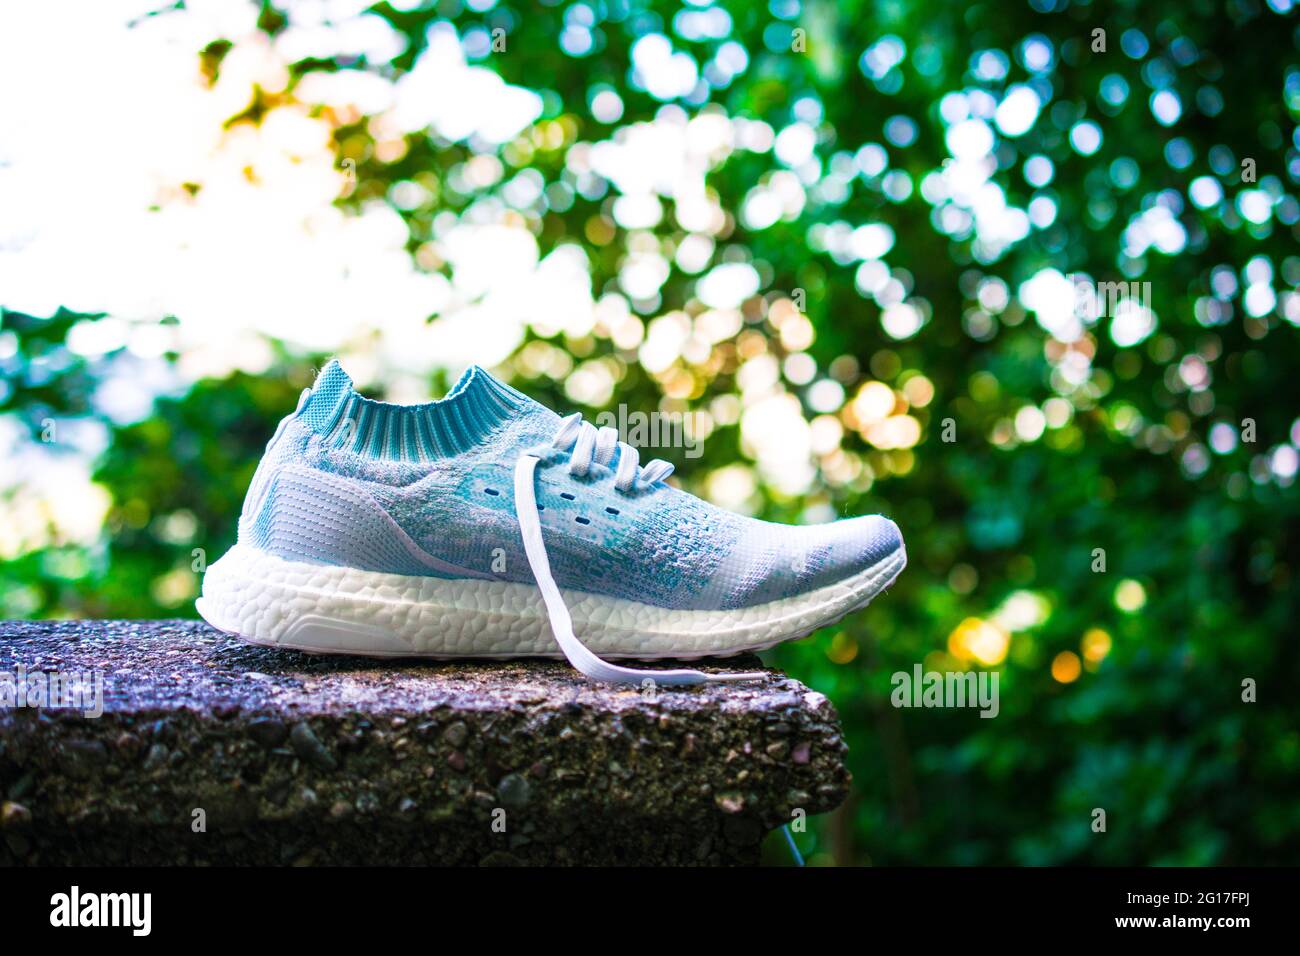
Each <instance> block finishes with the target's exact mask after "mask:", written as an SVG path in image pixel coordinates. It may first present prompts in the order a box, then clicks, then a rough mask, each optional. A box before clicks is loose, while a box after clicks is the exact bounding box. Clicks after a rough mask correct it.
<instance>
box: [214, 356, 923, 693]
mask: <svg viewBox="0 0 1300 956" xmlns="http://www.w3.org/2000/svg"><path fill="white" fill-rule="evenodd" d="M672 470H673V466H672V465H671V464H669V463H667V462H664V461H659V460H653V461H648V462H642V461H641V459H640V455H639V453H638V452H637V450H636V449H635V448H633V447H631V446H630V445H628V444H626V443H625V442H622V441H620V440H619V435H618V432H617V430H616V429H614V428H612V427H603V428H596V427H595V426H593V425H592V424H590V423H588V422H586V421H583V419H582V417H581V416H580V415H579V414H574V415H570V416H568V417H567V418H561V417H560V416H558V415H557V414H555V413H554V412H552V411H551V410H549V409H547V408H545V407H544V406H542V405H540V404H538V403H537V402H535V401H533V400H532V399H530V398H528V397H527V396H526V395H524V394H522V393H521V392H518V391H516V390H515V389H513V388H511V387H509V386H508V385H505V384H504V383H502V382H499V381H497V380H496V379H495V378H493V377H492V376H491V375H489V374H488V373H487V372H485V371H483V369H481V368H478V367H472V368H470V369H469V370H468V371H466V372H465V374H464V375H463V376H461V378H460V380H459V381H458V382H457V383H456V385H455V387H454V388H452V390H451V392H450V393H449V394H448V395H447V397H446V398H444V399H442V400H440V401H436V402H429V403H427V404H423V405H393V404H389V403H386V402H380V401H374V400H372V399H368V398H364V397H362V396H361V395H359V394H358V393H357V392H356V390H355V389H354V388H353V384H352V380H351V379H350V378H349V377H348V376H347V374H346V373H345V372H344V371H343V369H342V368H341V367H340V366H339V364H338V363H337V362H331V363H330V364H329V365H328V366H327V367H326V368H325V369H324V371H322V372H321V374H320V377H319V378H318V379H317V381H316V383H315V384H314V385H313V386H312V387H311V388H309V389H305V390H304V391H303V393H302V397H301V398H300V399H299V401H298V406H297V408H296V409H295V410H294V411H293V413H292V414H290V415H289V416H288V417H286V418H285V419H284V420H283V421H282V422H281V423H280V425H279V427H278V428H277V429H276V432H275V435H274V436H273V437H272V438H271V441H270V443H269V444H268V445H267V448H266V454H265V455H264V457H263V458H262V461H261V463H260V464H259V465H258V468H257V471H256V473H255V474H254V476H253V481H252V484H251V486H250V487H249V489H248V494H247V496H246V498H245V501H244V507H243V511H242V513H241V515H240V518H239V535H238V541H237V543H236V544H235V546H234V547H233V548H231V550H230V551H228V552H227V553H226V554H225V555H224V556H222V558H221V559H220V560H218V561H216V562H215V563H213V564H212V565H211V566H210V567H209V568H208V570H207V572H206V573H205V574H204V577H203V590H202V595H201V597H200V598H199V600H198V602H197V607H198V610H199V613H200V614H202V615H203V617H204V618H205V619H206V620H207V621H208V622H209V623H210V624H212V625H213V626H214V627H217V628H220V629H221V630H224V631H228V632H230V633H233V634H237V635H239V636H240V637H242V638H244V639H245V640H248V641H252V642H254V643H257V644H263V645H269V646H274V647H284V648H294V649H297V650H303V651H315V652H323V653H336V654H358V655H365V656H373V657H430V658H519V657H560V656H563V657H566V658H567V659H568V660H569V661H570V662H571V663H572V664H573V666H574V667H576V668H577V669H578V670H580V671H581V672H582V673H584V674H586V675H587V676H588V677H590V678H592V679H594V680H601V681H613V682H620V683H626V682H633V683H639V682H643V681H645V680H653V681H655V682H656V683H658V684H665V685H672V684H695V683H700V682H703V681H706V680H740V679H750V678H755V677H760V676H762V674H761V673H758V674H756V673H742V674H727V673H723V674H713V673H710V674H706V673H703V672H701V671H698V670H694V669H678V670H652V669H638V668H633V667H626V666H620V665H617V664H612V663H609V659H620V658H621V659H628V658H632V659H639V660H658V659H674V660H692V659H699V658H706V657H727V656H731V655H735V654H740V653H742V652H746V651H760V650H763V649H764V648H769V647H772V646H773V645H775V644H778V643H780V642H782V641H787V640H792V639H794V638H798V637H802V636H804V635H806V634H809V633H811V632H812V631H815V630H817V629H818V628H820V627H824V626H826V625H827V624H831V623H834V622H835V621H837V620H839V619H840V618H842V617H844V615H846V614H849V613H851V612H853V611H856V610H858V609H860V608H862V607H864V606H865V605H866V604H867V603H868V602H869V601H870V600H871V599H872V598H874V597H875V596H876V595H877V594H879V593H880V592H881V591H883V590H884V589H885V588H887V587H888V586H889V585H890V583H891V582H893V580H894V578H896V577H897V576H898V574H899V572H900V571H902V569H903V565H904V564H905V563H906V560H907V559H906V554H905V552H904V548H903V540H902V537H901V536H900V534H899V531H898V528H897V526H895V524H894V523H893V522H892V521H890V520H889V519H887V518H882V517H879V516H867V517H859V518H847V519H843V520H840V521H835V522H832V523H829V524H821V525H811V526H790V525H782V524H774V523H771V522H767V521H759V520H756V519H753V518H748V517H743V516H740V515H736V514H732V513H731V512H728V511H726V510H724V509H721V508H718V507H715V506H714V505H711V504H709V503H707V502H705V501H702V500H700V499H699V498H696V497H695V496H693V495H690V494H688V493H686V492H685V491H682V490H680V489H678V488H675V487H673V486H672V485H669V484H668V483H667V482H666V479H667V478H668V476H669V475H670V474H671V473H672Z"/></svg>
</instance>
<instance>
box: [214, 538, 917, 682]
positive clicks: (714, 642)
mask: <svg viewBox="0 0 1300 956" xmlns="http://www.w3.org/2000/svg"><path fill="white" fill-rule="evenodd" d="M906 563H907V557H906V554H905V553H904V551H903V549H902V548H900V549H899V550H898V551H896V552H894V553H893V554H891V555H889V556H888V557H886V558H884V559H882V560H881V561H880V562H878V563H877V564H875V565H873V566H871V567H869V568H866V569H864V570H863V571H861V572H859V573H858V574H855V575H854V576H852V577H849V578H845V579H844V580H842V581H838V582H836V583H834V584H830V585H827V586H825V587H822V588H818V589H817V590H815V591H809V592H807V593H806V594H800V595H797V596H795V597H790V598H783V599H781V600H778V601H770V602H768V603H766V604H758V605H755V606H753V607H746V608H737V609H735V610H729V611H707V610H705V611H693V610H673V609H670V608H662V607H655V606H653V605H650V604H641V603H639V602H637V601H628V600H624V599H622V598H613V597H603V596H601V595H597V594H588V593H585V592H580V591H565V592H563V593H564V600H565V602H566V603H567V604H568V607H569V611H570V613H571V615H572V617H573V625H574V631H575V633H576V634H577V635H578V637H579V639H581V640H582V642H583V643H584V644H586V645H587V647H589V648H590V649H591V650H592V651H594V652H595V653H596V654H598V655H600V656H602V657H632V658H639V659H642V660H653V659H656V658H684V659H688V660H689V659H692V658H698V657H715V656H717V657H725V656H729V655H732V654H739V653H741V652H744V651H756V650H762V649H764V648H768V647H771V646H773V645H774V644H778V643H780V642H781V641H786V640H791V639H793V638H797V637H802V636H804V635H805V634H808V633H811V632H812V631H814V630H816V629H817V628H819V627H823V626H825V625H827V624H831V623H833V622H835V621H837V620H839V619H840V618H841V617H843V616H844V615H845V614H848V613H849V612H851V611H855V610H857V609H859V608H861V607H864V606H865V605H866V604H867V603H868V602H869V601H870V600H871V599H872V598H874V597H875V596H876V595H877V594H879V593H880V592H881V591H883V590H884V589H885V588H886V587H888V586H889V585H890V584H891V583H892V582H893V580H894V578H896V577H897V576H898V574H899V572H900V571H902V570H903V566H904V565H905V564H906ZM197 607H198V610H199V613H200V614H202V615H203V617H204V619H205V620H207V622H208V623H209V624H211V625H212V626H213V627H217V628H220V629H221V630H223V631H229V632H230V633H233V634H238V635H239V636H241V637H243V638H244V639H246V640H249V641H253V642H254V643H258V644H267V645H272V646H276V647H287V648H294V649H297V650H306V651H318V652H324V653H337V654H361V655H366V656H372V657H436V658H450V657H561V656H562V655H561V653H560V650H559V647H558V646H557V645H556V643H555V639H554V637H552V635H551V628H550V623H549V622H548V620H547V617H546V608H545V605H544V604H543V603H542V597H541V593H540V592H539V591H538V589H537V588H536V587H534V586H532V585H528V584H517V583H514V582H510V581H484V580H474V579H454V580H447V579H443V578H432V577H410V576H407V575H401V574H385V573H382V572H376V571H359V570H356V569H354V568H345V567H339V566H335V565H322V564H308V563H305V562H298V561H286V560H284V559H282V558H278V557H276V556H274V555H271V554H268V553H266V552H264V551H259V550H257V549H255V548H250V547H247V546H243V545H236V546H235V547H233V548H231V549H230V550H229V551H228V552H226V554H225V555H224V556H222V558H221V559H220V560H219V561H217V562H216V563H214V564H213V565H212V566H211V567H209V568H208V570H207V572H206V573H205V574H204V576H203V594H202V597H200V598H199V600H198V602H197Z"/></svg>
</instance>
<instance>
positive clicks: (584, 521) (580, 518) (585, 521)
mask: <svg viewBox="0 0 1300 956" xmlns="http://www.w3.org/2000/svg"><path fill="white" fill-rule="evenodd" d="M573 520H574V521H576V522H578V524H591V519H590V518H584V517H583V516H582V515H578V516H577V517H576V518H574V519H573Z"/></svg>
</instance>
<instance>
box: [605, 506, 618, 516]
mask: <svg viewBox="0 0 1300 956" xmlns="http://www.w3.org/2000/svg"><path fill="white" fill-rule="evenodd" d="M605 511H606V512H607V513H609V514H612V515H616V514H618V513H619V511H618V509H617V508H606V509H605Z"/></svg>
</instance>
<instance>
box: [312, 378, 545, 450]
mask: <svg viewBox="0 0 1300 956" xmlns="http://www.w3.org/2000/svg"><path fill="white" fill-rule="evenodd" d="M533 407H536V403H535V402H533V400H532V399H530V398H529V397H528V396H527V395H524V394H523V393H521V392H517V391H515V390H514V389H513V388H511V387H510V386H509V385H506V384H504V383H502V382H498V381H497V380H496V379H495V378H493V377H492V376H491V375H489V374H488V373H487V372H485V371H483V369H481V368H480V367H479V366H477V365H472V366H470V367H469V368H468V369H466V371H465V374H463V375H462V376H461V377H460V380H459V381H457V382H456V384H455V386H454V387H453V388H452V389H451V391H450V392H448V393H447V397H446V398H443V399H441V400H440V401H436V402H426V403H425V404H423V405H390V404H389V403H387V402H378V401H375V400H374V399H370V398H364V397H362V396H361V395H358V394H357V392H356V390H355V389H354V388H353V387H352V379H351V378H349V377H348V374H347V372H345V371H343V368H342V366H340V365H339V363H338V361H337V360H332V361H331V362H330V363H329V364H328V365H326V366H325V368H324V369H323V370H322V371H321V373H320V375H319V377H317V379H316V384H315V385H313V386H312V388H311V393H310V394H309V395H308V396H307V398H306V400H305V401H304V402H303V404H302V406H301V408H300V410H299V415H298V417H299V420H300V421H301V422H303V424H305V425H307V427H308V428H310V429H311V430H312V431H314V432H316V433H317V434H318V435H320V436H321V438H322V441H323V442H324V443H325V445H326V446H328V447H333V448H341V449H345V450H347V451H351V452H354V453H355V454H359V455H366V456H368V457H371V458H388V459H396V460H399V461H428V460H430V459H433V458H445V457H448V456H451V455H457V454H460V453H461V452H464V451H467V450H469V449H470V448H473V447H474V446H475V445H478V444H480V443H482V442H483V440H484V439H486V438H487V436H488V435H489V434H491V433H492V432H493V431H494V430H496V428H497V427H499V426H500V425H501V424H502V423H503V422H506V421H509V420H511V419H513V418H516V417H518V416H519V415H520V414H522V413H524V412H526V411H527V410H529V409H530V408H533Z"/></svg>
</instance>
